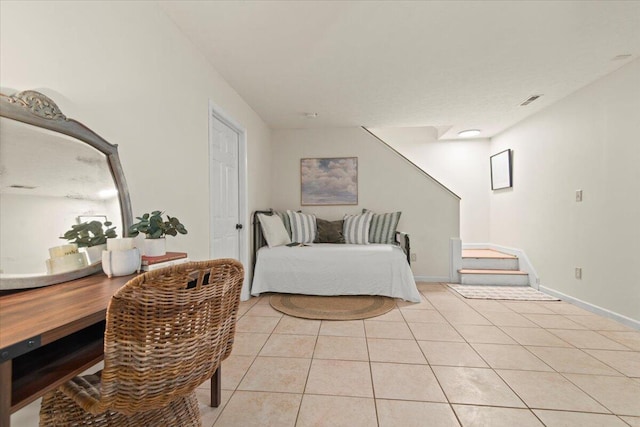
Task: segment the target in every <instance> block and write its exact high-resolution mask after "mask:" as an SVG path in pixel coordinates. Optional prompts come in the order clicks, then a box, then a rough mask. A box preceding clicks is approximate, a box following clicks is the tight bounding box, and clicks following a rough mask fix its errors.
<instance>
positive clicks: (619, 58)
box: [611, 53, 631, 61]
mask: <svg viewBox="0 0 640 427" xmlns="http://www.w3.org/2000/svg"><path fill="white" fill-rule="evenodd" d="M629 58H631V54H630V53H623V54H622V55H616V56H614V57H613V58H612V59H611V60H612V61H622V60H623V59H629Z"/></svg>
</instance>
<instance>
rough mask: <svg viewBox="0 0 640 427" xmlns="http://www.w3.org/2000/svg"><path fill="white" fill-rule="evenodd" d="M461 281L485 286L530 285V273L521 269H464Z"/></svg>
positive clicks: (461, 273)
mask: <svg viewBox="0 0 640 427" xmlns="http://www.w3.org/2000/svg"><path fill="white" fill-rule="evenodd" d="M458 271H459V272H460V283H461V284H463V285H485V286H528V285H529V274H527V273H526V272H524V271H520V270H490V269H462V270H458Z"/></svg>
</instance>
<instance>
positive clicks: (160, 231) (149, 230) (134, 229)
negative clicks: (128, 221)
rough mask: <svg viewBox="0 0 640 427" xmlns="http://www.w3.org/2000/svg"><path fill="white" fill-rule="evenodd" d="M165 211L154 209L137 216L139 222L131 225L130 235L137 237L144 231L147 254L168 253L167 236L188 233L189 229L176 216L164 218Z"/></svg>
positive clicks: (159, 254) (158, 254)
mask: <svg viewBox="0 0 640 427" xmlns="http://www.w3.org/2000/svg"><path fill="white" fill-rule="evenodd" d="M162 215H164V212H162V211H153V212H151V213H145V214H144V215H142V216H139V217H136V219H138V222H137V223H135V224H132V225H131V226H130V227H129V235H130V236H131V237H135V236H137V235H138V234H140V233H142V234H144V235H145V237H146V238H145V243H144V244H145V251H144V253H145V255H147V256H161V255H164V254H165V253H166V240H165V236H177V235H178V234H187V229H186V228H185V227H184V225H183V224H182V223H181V222H180V220H179V219H178V218H176V217H175V216H173V217H172V216H169V215H167V216H166V217H167V219H166V220H164V219H163V218H162Z"/></svg>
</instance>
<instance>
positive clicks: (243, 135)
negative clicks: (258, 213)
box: [207, 100, 251, 299]
mask: <svg viewBox="0 0 640 427" xmlns="http://www.w3.org/2000/svg"><path fill="white" fill-rule="evenodd" d="M211 117H215V118H216V119H218V120H220V121H221V122H222V123H224V124H225V125H227V126H229V127H230V128H231V129H233V130H234V131H235V132H237V133H238V137H239V138H238V217H239V218H238V220H239V221H240V224H242V229H241V230H240V232H239V236H238V252H239V256H240V259H239V261H240V262H241V263H242V265H244V266H247V265H249V264H248V260H249V230H250V228H251V227H250V225H249V211H248V206H249V199H248V191H247V170H248V168H247V130H246V129H245V128H244V126H242V125H241V124H240V123H238V122H237V121H236V120H235V119H234V118H233V117H231V116H230V115H229V114H227V113H226V112H225V111H224V110H223V109H222V108H220V106H219V105H217V104H216V103H215V102H213V101H212V100H209V115H208V116H207V125H208V127H207V133H208V141H207V142H208V147H207V148H208V152H209V153H210V152H211V137H212V135H211V132H210V129H211V122H210V120H211ZM210 162H211V155H209V256H210V257H211V258H213V256H214V254H213V229H214V225H213V215H212V213H213V188H212V187H211V163H210ZM248 272H249V271H248V269H247V268H246V267H245V273H244V276H245V280H244V286H243V289H242V294H243V299H246V298H249V288H248V286H247V283H248V281H247V277H248V276H247V275H248ZM245 294H246V295H245ZM245 296H246V298H245Z"/></svg>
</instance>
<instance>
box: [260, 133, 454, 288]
mask: <svg viewBox="0 0 640 427" xmlns="http://www.w3.org/2000/svg"><path fill="white" fill-rule="evenodd" d="M307 157H310V158H313V157H358V205H357V206H301V205H300V159H301V158H307ZM272 162H273V177H272V190H271V193H272V203H271V206H263V207H264V208H268V207H272V208H274V209H277V210H282V209H294V210H295V209H302V211H303V212H312V213H315V214H316V215H317V216H318V217H319V218H323V219H328V220H334V219H341V218H342V216H343V215H344V214H345V213H356V212H361V211H362V208H367V209H371V210H373V211H376V212H380V213H384V212H394V211H398V210H399V211H402V216H401V218H400V223H399V230H401V231H406V232H408V233H409V234H410V236H411V251H412V252H415V253H416V254H417V261H416V262H413V263H412V269H413V273H414V275H416V276H418V277H422V278H429V279H432V280H447V278H448V277H449V239H450V238H451V237H459V227H460V226H459V200H458V198H457V197H455V196H452V195H451V193H450V192H448V191H447V190H445V189H443V188H442V187H441V186H440V185H439V184H436V183H434V182H433V181H432V180H431V179H428V178H426V177H425V175H424V174H423V173H422V172H421V171H419V170H418V169H417V168H415V167H413V166H410V165H409V164H408V163H407V162H406V161H405V160H404V159H402V158H401V157H400V156H398V155H397V154H395V153H394V152H393V151H391V150H390V149H389V148H388V147H386V146H385V145H384V144H382V143H380V142H379V141H378V140H377V139H376V138H374V137H373V136H372V135H370V134H369V133H368V132H366V131H365V130H363V129H361V128H334V129H314V130H311V129H308V130H305V129H295V130H276V131H274V132H273V160H272Z"/></svg>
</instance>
